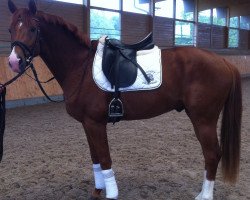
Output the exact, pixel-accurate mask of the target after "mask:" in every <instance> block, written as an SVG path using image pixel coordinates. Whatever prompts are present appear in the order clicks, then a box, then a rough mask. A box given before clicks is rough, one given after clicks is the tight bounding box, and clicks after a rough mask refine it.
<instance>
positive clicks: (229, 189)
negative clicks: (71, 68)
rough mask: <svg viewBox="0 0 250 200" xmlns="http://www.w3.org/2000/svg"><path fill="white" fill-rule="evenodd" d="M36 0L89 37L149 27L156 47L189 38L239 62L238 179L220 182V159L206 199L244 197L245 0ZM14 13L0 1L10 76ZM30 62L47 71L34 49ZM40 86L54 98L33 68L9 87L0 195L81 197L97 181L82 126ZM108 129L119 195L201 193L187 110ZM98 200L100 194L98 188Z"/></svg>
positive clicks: (149, 198) (131, 37)
mask: <svg viewBox="0 0 250 200" xmlns="http://www.w3.org/2000/svg"><path fill="white" fill-rule="evenodd" d="M12 2H13V3H14V4H15V5H16V7H17V8H24V7H25V8H28V3H29V0H12ZM32 2H33V1H32ZM34 2H35V3H36V7H37V9H38V10H40V11H43V12H45V13H49V14H52V15H57V16H61V17H62V18H64V20H66V21H68V22H70V23H72V24H74V25H75V26H77V28H78V30H79V31H81V33H82V34H85V35H87V36H89V37H90V38H91V40H97V39H99V38H100V37H101V36H102V35H108V37H109V38H116V39H119V40H121V41H122V42H123V43H126V44H132V43H136V42H138V41H140V40H142V39H143V38H144V37H145V36H146V35H148V34H149V33H150V32H152V33H153V41H154V43H155V45H157V46H158V47H159V48H160V49H171V48H175V47H179V46H192V47H193V46H194V47H198V48H201V49H205V50H208V51H211V52H214V53H216V54H218V55H219V56H221V57H223V58H224V59H226V60H228V61H229V62H230V63H232V64H233V65H234V66H236V67H237V69H238V70H239V72H240V75H241V83H242V105H243V112H242V124H241V153H240V166H239V177H238V180H237V182H236V183H235V184H229V183H225V182H224V181H223V176H222V172H221V162H220V163H219V166H218V171H217V175H216V179H215V183H214V190H213V191H214V193H213V199H214V200H247V199H249V200H250V135H249V133H250V1H249V0H235V1H227V0H217V1H209V0H154V1H153V0H102V1H101V0H78V1H77V0H72V1H70V0H68V1H66V0H64V1H60V0H35V1H34ZM12 8H13V7H12ZM11 17H12V14H11V12H10V10H9V8H8V0H1V1H0V82H1V83H5V82H6V81H8V80H10V79H11V78H13V77H14V76H15V75H16V73H15V72H13V71H12V70H11V69H10V67H9V55H10V53H11V51H12V50H11V37H10V33H9V31H8V29H9V27H10V23H11ZM19 25H20V27H21V25H22V24H19ZM41 37H42V40H43V36H42V34H41ZM12 42H13V41H12ZM61 48H64V44H63V41H62V46H61ZM33 64H34V67H35V69H36V70H37V74H38V77H39V80H40V81H41V82H46V81H47V80H49V79H50V78H51V77H53V75H52V73H51V72H50V70H49V69H48V68H47V66H46V64H45V62H44V61H43V60H42V58H41V57H39V56H38V57H36V58H34V61H33ZM179 78H180V79H182V77H179ZM42 85H43V87H44V90H45V91H46V93H47V94H48V95H49V96H50V97H51V98H52V99H54V100H57V101H60V102H59V103H53V102H49V100H47V99H46V97H45V96H44V94H43V93H42V92H41V90H40V88H39V86H38V85H37V83H36V81H35V80H34V75H33V74H32V70H31V69H28V70H27V71H26V72H25V73H24V74H23V75H22V76H21V77H20V78H18V79H17V80H16V81H14V82H13V83H12V84H10V85H8V86H7V93H6V124H5V133H4V141H3V158H2V161H1V162H0V200H70V199H72V200H75V199H79V200H80V199H81V200H85V199H86V200H87V199H89V198H90V196H91V193H92V191H93V188H94V186H95V182H94V178H93V168H92V164H93V163H92V160H91V156H90V150H89V145H88V140H87V138H86V134H85V131H84V130H85V129H84V128H83V126H82V124H81V123H79V122H78V121H76V120H75V119H73V118H72V117H71V116H70V115H69V114H68V113H67V111H66V106H65V103H64V102H61V100H63V91H62V89H61V87H60V86H59V84H58V83H57V81H56V80H52V81H50V82H48V83H42ZM83 92H84V91H83ZM91 101H92V100H90V102H91ZM100 101H101V99H100ZM100 103H101V102H100ZM88 106H90V105H88ZM97 109H98V108H97ZM107 109H108V108H107ZM221 118H222V116H221V115H220V117H219V122H218V124H217V132H218V137H220V127H221ZM107 134H108V143H109V150H110V155H111V158H112V169H113V170H114V172H115V176H116V182H117V185H118V189H119V199H121V200H144V199H146V200H166V199H167V200H191V199H195V197H196V196H197V195H198V194H199V193H200V192H201V190H202V181H203V176H204V175H203V174H204V157H203V153H202V148H201V145H200V143H199V142H198V140H197V137H196V135H195V132H194V128H193V125H192V123H191V121H190V119H189V117H188V116H187V114H186V112H185V109H184V110H181V112H178V111H176V110H173V111H170V112H168V113H165V114H162V115H160V116H156V117H154V118H150V119H143V120H128V121H127V120H124V121H120V122H117V123H115V124H112V123H108V125H107ZM232 148H234V147H232ZM96 199H97V198H96ZM98 199H100V200H102V199H103V200H104V199H105V191H103V192H102V193H101V197H100V198H98ZM201 199H205V198H201ZM209 200H210V199H209Z"/></svg>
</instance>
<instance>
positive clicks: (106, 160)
mask: <svg viewBox="0 0 250 200" xmlns="http://www.w3.org/2000/svg"><path fill="white" fill-rule="evenodd" d="M83 127H84V129H85V132H86V136H87V139H88V143H89V147H90V153H91V158H92V161H93V171H94V178H95V190H94V192H93V194H92V197H91V199H93V200H94V199H98V198H99V197H100V193H101V191H102V190H103V189H106V198H107V199H117V198H118V188H117V184H116V180H115V176H114V172H113V170H112V168H111V164H112V162H111V158H110V153H109V146H108V138H107V132H106V124H104V123H96V122H94V121H92V120H88V121H85V123H83Z"/></svg>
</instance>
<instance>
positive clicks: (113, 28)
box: [90, 9, 121, 39]
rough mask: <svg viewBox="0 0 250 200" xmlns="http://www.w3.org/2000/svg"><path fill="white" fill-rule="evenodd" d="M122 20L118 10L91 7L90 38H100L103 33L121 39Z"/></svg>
mask: <svg viewBox="0 0 250 200" xmlns="http://www.w3.org/2000/svg"><path fill="white" fill-rule="evenodd" d="M120 21H121V20H120V14H119V13H118V12H111V11H104V10H98V9H91V10H90V38H91V39H98V38H100V37H101V36H102V35H108V36H109V37H110V38H116V39H120V35H121V26H120V23H121V22H120Z"/></svg>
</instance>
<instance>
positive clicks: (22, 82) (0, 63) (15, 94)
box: [0, 57, 62, 100]
mask: <svg viewBox="0 0 250 200" xmlns="http://www.w3.org/2000/svg"><path fill="white" fill-rule="evenodd" d="M33 63H34V66H35V68H36V70H37V73H38V77H39V79H40V80H41V81H45V80H48V79H49V78H51V77H52V74H51V73H50V71H49V70H48V68H47V67H46V65H45V64H44V62H43V61H42V60H41V58H35V59H34V62H33ZM27 73H28V74H30V75H32V72H31V70H28V72H27ZM15 75H16V73H14V72H12V70H11V69H10V68H9V67H8V58H7V57H0V82H1V83H4V82H6V81H7V80H10V79H11V78H12V77H14V76H15ZM43 86H44V89H45V90H46V92H47V93H48V94H49V95H61V94H62V90H61V88H60V86H59V85H58V83H57V81H56V80H53V81H51V82H49V83H48V84H43ZM43 96H44V95H43V94H42V92H41V91H40V89H39V87H38V86H37V84H36V82H35V81H33V80H32V79H31V78H29V77H28V76H27V75H25V74H24V75H23V76H22V77H20V78H19V79H18V80H16V81H15V82H14V83H12V84H11V85H9V86H8V87H7V96H6V99H7V100H16V99H25V98H33V97H43Z"/></svg>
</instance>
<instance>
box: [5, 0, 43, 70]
mask: <svg viewBox="0 0 250 200" xmlns="http://www.w3.org/2000/svg"><path fill="white" fill-rule="evenodd" d="M8 6H9V10H10V12H11V13H12V14H13V16H12V22H11V25H10V28H9V32H10V35H11V48H12V51H11V54H10V56H9V65H10V67H11V69H12V70H13V71H14V72H17V73H19V72H22V71H23V70H24V69H25V67H26V66H27V65H28V64H29V63H30V61H31V60H32V59H33V57H35V56H37V55H38V54H39V51H40V43H39V40H40V29H39V20H38V19H37V17H36V13H37V9H36V4H35V2H34V0H30V1H29V8H22V9H17V7H16V5H15V4H14V3H13V2H12V0H8Z"/></svg>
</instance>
